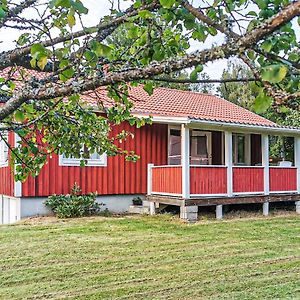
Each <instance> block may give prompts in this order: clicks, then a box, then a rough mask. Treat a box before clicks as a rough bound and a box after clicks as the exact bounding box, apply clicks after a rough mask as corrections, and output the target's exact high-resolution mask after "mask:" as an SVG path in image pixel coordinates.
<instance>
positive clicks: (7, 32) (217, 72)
mask: <svg viewBox="0 0 300 300" xmlns="http://www.w3.org/2000/svg"><path fill="white" fill-rule="evenodd" d="M82 1H83V3H84V5H85V6H86V7H87V8H88V9H89V13H88V15H87V16H84V17H83V21H84V24H85V25H86V26H93V25H96V24H97V23H98V22H99V19H101V17H103V16H105V15H108V14H109V13H110V8H111V3H110V1H109V0H82ZM115 2H117V1H115ZM130 2H131V1H128V0H127V1H126V0H120V3H121V6H122V7H123V8H126V7H127V6H129V5H130ZM197 2H200V0H194V1H193V3H194V5H197ZM31 15H32V16H34V13H33V12H32V11H30V10H27V11H26V16H27V17H29V16H31ZM74 30H76V28H74ZM19 35H20V32H19V31H17V30H13V29H4V30H3V29H2V30H0V40H1V41H2V43H0V52H1V51H4V50H9V49H13V48H14V45H15V43H14V40H16V39H17V38H18V37H19ZM222 42H223V38H222V35H217V36H216V37H209V38H208V39H207V40H206V42H205V44H204V45H201V46H199V44H196V43H195V42H192V44H191V48H190V50H189V51H190V52H192V51H195V50H202V49H204V48H209V47H210V46H211V45H212V44H213V43H214V44H221V43H222ZM226 65H227V62H226V60H219V61H216V62H213V63H208V64H207V65H206V66H204V72H206V73H208V75H209V76H210V78H212V79H215V78H220V77H221V75H222V72H223V70H224V68H226Z"/></svg>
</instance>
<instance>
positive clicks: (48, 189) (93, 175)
mask: <svg viewBox="0 0 300 300" xmlns="http://www.w3.org/2000/svg"><path fill="white" fill-rule="evenodd" d="M167 128H168V127H167V125H163V124H153V125H151V126H148V125H147V126H144V127H142V128H140V129H137V128H134V127H131V126H129V125H128V124H123V125H121V126H115V127H114V128H113V130H112V134H113V135H114V136H115V135H116V134H117V133H118V132H120V131H122V130H124V129H125V130H128V131H130V132H132V133H133V134H134V136H135V137H134V139H131V138H128V140H127V141H125V142H123V144H121V145H120V146H121V147H122V148H124V149H126V150H133V151H135V153H136V154H138V155H139V156H140V157H141V158H140V160H138V162H136V163H134V162H128V161H125V159H124V157H120V156H116V157H108V158H107V167H84V168H81V167H65V166H64V167H61V166H59V164H58V160H59V158H58V156H57V155H53V157H52V158H49V160H48V164H47V165H46V166H44V168H43V169H42V171H41V173H40V175H39V176H38V177H36V178H32V177H30V178H29V179H28V180H27V181H26V182H25V183H24V184H23V185H22V194H23V196H24V197H35V196H49V195H51V194H67V193H70V189H71V188H72V186H73V185H74V183H75V182H76V183H77V184H79V186H80V187H81V189H82V192H83V193H89V192H97V193H98V194H99V195H107V194H111V195H113V194H140V193H141V194H145V193H146V192H147V164H148V163H154V164H155V165H165V164H166V163H167V148H168V147H167V138H168V133H167Z"/></svg>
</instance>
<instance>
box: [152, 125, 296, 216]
mask: <svg viewBox="0 0 300 300" xmlns="http://www.w3.org/2000/svg"><path fill="white" fill-rule="evenodd" d="M174 130H177V132H175V131H174ZM178 130H179V131H178ZM235 130H236V132H234V131H233V130H230V131H229V130H226V131H220V130H219V131H212V130H208V128H206V129H205V130H203V129H199V128H197V127H196V128H195V127H190V126H186V125H185V124H182V125H181V127H178V126H177V129H175V127H174V126H171V127H170V128H169V149H168V165H163V166H155V165H153V164H149V165H148V191H147V194H148V197H147V198H148V200H149V201H150V202H152V203H156V206H158V205H159V203H162V204H169V205H177V206H180V207H181V211H182V213H181V217H182V218H184V219H191V218H196V215H197V207H198V206H207V205H215V206H216V216H217V218H222V217H223V214H222V205H225V204H241V203H263V212H264V215H267V214H268V211H269V202H279V201H295V202H296V205H298V206H297V207H299V204H300V202H298V201H299V200H300V195H299V193H300V138H299V137H298V136H292V140H293V151H292V152H293V159H292V160H291V161H287V160H286V159H285V158H284V153H283V157H282V158H281V159H280V160H279V161H276V160H274V159H273V158H271V157H270V156H269V134H268V132H251V131H247V130H245V131H242V130H238V129H235ZM216 133H217V134H216ZM276 134H278V133H277V132H276ZM280 134H281V133H280ZM213 135H215V136H218V139H217V143H216V141H213V139H212V136H213ZM195 137H196V138H195ZM214 144H216V146H214V148H215V149H214V151H213V149H212V148H213V145H214ZM216 149H217V151H216ZM153 205H154V204H153ZM152 211H153V212H154V211H155V207H153V209H152ZM189 212H190V213H189Z"/></svg>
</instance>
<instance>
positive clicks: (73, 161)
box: [59, 153, 107, 167]
mask: <svg viewBox="0 0 300 300" xmlns="http://www.w3.org/2000/svg"><path fill="white" fill-rule="evenodd" d="M81 160H82V159H80V158H74V157H66V156H65V155H64V154H62V155H60V156H59V165H60V166H80V161H81ZM86 166H88V167H96V166H103V167H106V166H107V156H106V154H105V153H103V154H101V155H100V154H98V153H93V154H92V155H91V156H90V158H89V159H87V164H86Z"/></svg>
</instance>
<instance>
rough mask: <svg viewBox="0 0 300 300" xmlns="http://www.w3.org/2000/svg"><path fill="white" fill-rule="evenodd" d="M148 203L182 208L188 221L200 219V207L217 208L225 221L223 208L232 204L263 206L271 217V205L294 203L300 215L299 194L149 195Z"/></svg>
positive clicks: (217, 214) (182, 214)
mask: <svg viewBox="0 0 300 300" xmlns="http://www.w3.org/2000/svg"><path fill="white" fill-rule="evenodd" d="M147 201H149V202H155V203H159V204H165V205H174V206H179V207H180V218H181V219H183V220H187V221H196V220H197V218H198V207H199V206H215V207H216V219H218V220H221V219H223V206H224V205H230V204H254V203H261V204H262V205H263V215H264V216H268V215H269V206H270V203H276V202H294V203H295V206H296V212H297V213H299V214H300V195H298V194H286V195H285V194H274V195H259V196H258V195H253V196H243V197H242V196H235V197H226V198H225V197H220V198H217V197H215V198H208V197H203V198H200V197H199V198H190V199H183V198H182V197H172V196H163V195H148V196H147Z"/></svg>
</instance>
